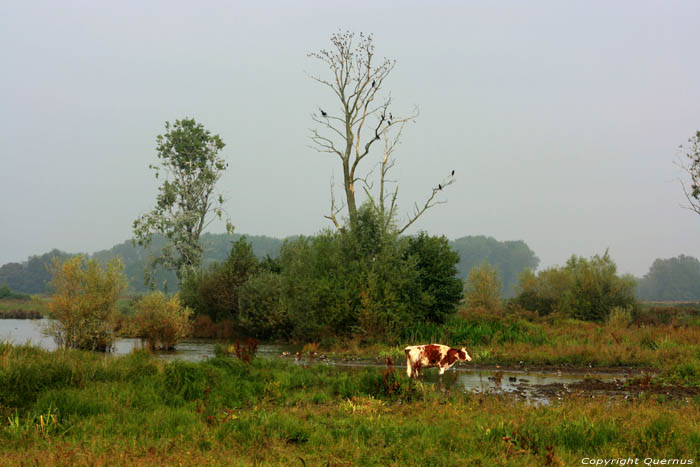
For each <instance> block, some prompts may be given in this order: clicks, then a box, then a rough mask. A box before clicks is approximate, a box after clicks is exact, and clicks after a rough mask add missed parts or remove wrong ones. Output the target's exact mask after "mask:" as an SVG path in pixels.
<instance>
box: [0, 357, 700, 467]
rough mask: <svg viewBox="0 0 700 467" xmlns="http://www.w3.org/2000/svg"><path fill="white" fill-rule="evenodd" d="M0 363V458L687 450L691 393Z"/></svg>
mask: <svg viewBox="0 0 700 467" xmlns="http://www.w3.org/2000/svg"><path fill="white" fill-rule="evenodd" d="M0 363H2V365H1V366H0V416H1V417H2V418H1V419H2V420H3V422H5V421H7V423H3V426H2V427H0V464H2V465H15V464H17V465H22V464H38V465H95V464H98V465H106V464H120V465H122V464H123V465H144V464H149V465H150V464H185V465H193V464H207V465H209V464H216V465H219V464H225V465H232V464H233V465H248V464H255V463H262V464H272V465H295V464H300V465H301V464H302V461H301V460H300V459H303V463H306V464H307V465H320V464H326V463H328V464H332V465H337V464H349V463H353V464H361V465H525V466H527V465H543V464H548V463H555V464H556V463H559V464H561V465H573V464H575V463H580V461H581V458H582V457H593V456H596V457H619V456H620V455H624V456H627V455H630V456H633V457H634V456H638V457H656V458H697V457H698V455H700V402H698V401H688V402H668V403H660V402H657V401H654V400H645V399H640V400H636V401H635V402H631V403H628V402H617V401H612V400H606V399H604V398H602V400H601V398H596V399H591V398H578V399H572V400H566V401H562V402H558V403H553V404H551V405H550V406H544V407H542V406H540V407H535V406H532V405H529V404H526V403H518V402H516V401H514V400H512V399H509V398H505V397H495V396H491V397H487V396H482V395H472V394H465V393H460V392H445V391H442V390H440V389H438V388H436V387H432V386H429V385H422V384H417V385H414V386H412V385H411V384H412V383H409V382H408V380H407V379H406V377H405V376H403V375H402V372H398V371H397V372H392V371H390V369H385V368H379V369H377V368H364V369H360V370H358V371H357V372H354V373H348V372H345V371H340V370H338V369H337V368H334V367H332V366H326V365H322V364H321V365H317V366H311V367H303V366H300V365H294V364H292V363H289V362H286V361H281V360H263V359H253V360H252V361H251V362H250V363H249V364H247V363H244V362H240V361H238V360H237V359H234V358H213V359H211V360H209V361H207V362H202V363H188V362H173V363H167V364H166V363H164V362H162V361H158V360H155V359H153V358H152V357H150V356H149V355H148V354H146V353H143V352H136V353H134V354H131V355H128V356H125V357H119V358H116V357H111V356H104V355H95V354H93V353H88V352H81V351H57V352H46V351H43V350H39V349H37V348H33V347H28V346H22V347H13V346H10V345H7V344H2V345H0ZM680 371H691V370H689V369H685V370H680ZM693 371H694V370H693ZM20 382H22V384H23V386H22V387H20V388H17V387H16V386H15V385H16V384H18V383H20ZM397 386H398V388H397ZM389 389H392V390H391V391H390V390H389ZM397 389H398V390H397Z"/></svg>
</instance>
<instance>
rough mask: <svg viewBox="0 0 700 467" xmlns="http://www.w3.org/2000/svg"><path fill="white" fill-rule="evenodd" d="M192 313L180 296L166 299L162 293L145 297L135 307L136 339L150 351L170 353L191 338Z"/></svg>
mask: <svg viewBox="0 0 700 467" xmlns="http://www.w3.org/2000/svg"><path fill="white" fill-rule="evenodd" d="M191 316H192V310H191V309H190V308H187V307H183V306H182V304H181V303H180V298H179V296H178V295H174V296H172V297H170V298H166V297H165V295H163V293H162V292H154V293H151V294H149V295H146V296H145V297H143V298H142V299H141V300H140V301H139V302H138V303H137V304H136V314H135V315H134V318H133V320H134V323H135V330H136V335H137V336H138V337H140V338H141V339H142V340H143V341H145V342H146V344H147V345H148V347H149V348H150V349H151V350H156V349H163V350H171V349H172V348H174V347H175V344H177V343H178V342H179V341H180V340H181V339H182V338H184V337H187V336H188V335H189V334H190V331H191V328H192V325H191V322H190V318H191Z"/></svg>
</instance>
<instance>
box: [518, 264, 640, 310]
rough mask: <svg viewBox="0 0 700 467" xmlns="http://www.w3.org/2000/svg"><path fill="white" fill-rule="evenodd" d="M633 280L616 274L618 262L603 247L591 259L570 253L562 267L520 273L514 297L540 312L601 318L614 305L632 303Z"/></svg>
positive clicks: (523, 304)
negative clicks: (600, 252) (601, 254)
mask: <svg viewBox="0 0 700 467" xmlns="http://www.w3.org/2000/svg"><path fill="white" fill-rule="evenodd" d="M635 286H636V280H635V279H634V277H632V276H630V275H623V276H618V275H617V266H616V265H615V262H614V261H613V260H612V258H610V255H609V254H608V252H607V251H606V252H605V254H604V255H603V256H600V255H595V256H593V257H592V258H591V259H590V260H588V259H586V258H582V257H578V256H576V255H572V256H571V258H569V260H568V261H567V262H566V265H565V266H564V267H553V268H549V269H546V270H544V271H540V272H539V273H538V274H537V275H535V274H534V273H532V272H531V271H526V272H524V273H523V274H522V275H521V279H520V286H519V289H520V290H519V294H518V296H517V297H516V299H515V301H516V302H517V303H519V304H520V305H521V306H523V307H524V308H527V309H529V310H532V311H539V312H540V313H542V314H548V313H551V312H560V313H563V314H566V315H569V316H571V317H573V318H577V319H582V320H588V321H604V320H605V319H606V318H607V316H608V314H609V313H610V310H611V309H612V308H614V307H621V308H627V307H634V306H635V305H636V303H637V302H636V300H635V297H634V289H635Z"/></svg>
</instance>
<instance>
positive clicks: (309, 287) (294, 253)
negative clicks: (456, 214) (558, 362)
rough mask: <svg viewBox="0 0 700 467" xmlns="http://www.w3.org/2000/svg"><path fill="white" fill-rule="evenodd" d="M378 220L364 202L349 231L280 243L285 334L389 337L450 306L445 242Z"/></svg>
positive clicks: (451, 274)
mask: <svg viewBox="0 0 700 467" xmlns="http://www.w3.org/2000/svg"><path fill="white" fill-rule="evenodd" d="M383 225H386V223H385V220H384V219H382V218H381V217H380V214H379V212H377V211H376V210H375V209H374V208H373V207H372V206H371V205H370V204H369V203H366V204H364V205H362V206H361V207H360V209H359V210H358V213H357V219H356V224H355V228H354V229H352V230H341V231H330V230H327V231H324V232H322V233H320V234H319V235H317V236H315V237H310V238H306V237H301V238H298V239H296V240H294V241H287V242H285V244H284V245H283V246H282V250H281V253H280V265H281V269H282V272H281V276H280V278H281V288H282V304H283V308H284V310H286V312H287V313H288V315H289V323H290V329H291V337H293V338H295V339H299V340H316V341H318V340H324V339H327V338H333V337H335V336H346V337H347V336H357V337H360V338H361V339H363V340H366V341H376V340H383V341H396V340H397V339H398V337H399V336H400V335H402V334H403V333H405V332H406V330H407V329H409V328H410V327H411V326H412V324H413V323H416V322H425V321H436V322H441V321H443V320H444V319H445V317H446V315H447V314H448V313H450V312H451V311H454V309H455V307H456V305H457V303H458V302H459V299H460V297H461V283H460V281H459V279H456V278H455V264H456V262H457V260H458V258H457V256H456V254H455V253H454V252H453V251H451V250H450V248H449V246H448V243H447V240H446V239H445V238H444V237H440V238H437V237H429V236H427V235H425V234H421V235H419V236H417V237H415V238H402V237H400V236H399V235H397V234H396V233H395V232H394V233H392V232H386V231H384V230H383ZM455 286H456V287H455Z"/></svg>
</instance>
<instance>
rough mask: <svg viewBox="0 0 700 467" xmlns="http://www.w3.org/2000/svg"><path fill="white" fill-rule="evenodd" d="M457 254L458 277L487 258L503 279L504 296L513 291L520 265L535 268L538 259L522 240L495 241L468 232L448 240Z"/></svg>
mask: <svg viewBox="0 0 700 467" xmlns="http://www.w3.org/2000/svg"><path fill="white" fill-rule="evenodd" d="M452 248H453V249H454V250H455V251H456V252H457V253H458V254H459V257H460V261H459V264H457V269H458V270H459V277H461V278H462V279H465V280H466V279H467V276H468V274H469V272H470V271H471V270H472V268H474V267H475V266H478V265H480V264H481V263H483V262H484V261H486V262H488V263H489V264H490V265H492V266H493V267H494V268H496V271H498V276H499V277H500V278H501V281H502V282H503V289H502V293H503V296H504V297H506V298H507V297H512V296H514V295H515V292H516V287H517V284H518V275H519V274H520V272H522V271H523V270H524V269H532V270H535V269H536V268H537V265H538V264H539V263H540V259H539V258H538V257H537V256H536V255H535V253H534V252H533V251H532V250H531V249H530V247H529V246H527V244H526V243H525V242H523V241H522V240H518V241H505V242H499V241H498V240H496V239H494V238H492V237H484V236H468V237H462V238H458V239H457V240H455V241H454V242H452Z"/></svg>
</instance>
